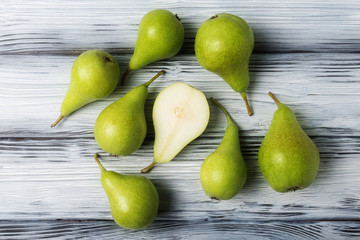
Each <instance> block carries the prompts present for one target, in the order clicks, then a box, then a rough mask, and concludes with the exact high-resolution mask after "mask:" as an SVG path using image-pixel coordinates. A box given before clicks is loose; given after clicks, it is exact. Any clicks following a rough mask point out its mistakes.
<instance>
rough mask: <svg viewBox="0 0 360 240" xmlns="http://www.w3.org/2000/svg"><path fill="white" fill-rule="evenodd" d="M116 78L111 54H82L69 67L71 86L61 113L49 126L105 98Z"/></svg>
mask: <svg viewBox="0 0 360 240" xmlns="http://www.w3.org/2000/svg"><path fill="white" fill-rule="evenodd" d="M119 79H120V67H119V64H118V62H117V61H116V59H115V58H114V57H113V56H112V55H111V54H110V53H108V52H106V51H103V50H98V49H95V50H89V51H86V52H83V53H82V54H81V55H80V56H79V57H78V58H77V59H76V60H75V62H74V64H73V66H72V69H71V80H70V85H69V88H68V91H67V93H66V95H65V98H64V100H63V102H62V105H61V109H60V113H61V114H60V116H59V118H58V119H57V120H56V121H55V122H54V123H53V124H52V125H51V127H55V126H56V125H57V124H58V123H59V122H60V121H61V120H62V119H63V118H64V117H67V116H68V115H70V114H71V113H72V112H74V111H76V110H77V109H79V108H81V107H82V106H84V105H86V104H88V103H90V102H93V101H95V100H99V99H102V98H105V97H107V96H108V95H109V94H110V93H111V92H112V91H113V90H114V89H115V87H116V86H117V84H118V82H119Z"/></svg>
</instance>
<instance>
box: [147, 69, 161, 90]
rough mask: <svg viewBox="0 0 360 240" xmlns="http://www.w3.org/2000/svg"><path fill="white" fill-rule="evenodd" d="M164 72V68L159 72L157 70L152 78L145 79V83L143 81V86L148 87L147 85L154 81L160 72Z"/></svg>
mask: <svg viewBox="0 0 360 240" xmlns="http://www.w3.org/2000/svg"><path fill="white" fill-rule="evenodd" d="M164 72H165V70H161V71H160V72H158V73H157V74H156V75H155V76H154V77H153V78H152V79H150V80H149V81H147V82H146V83H144V86H145V87H149V85H150V84H151V83H152V82H153V81H155V79H157V78H158V77H159V76H160V75H161V74H163V73H164Z"/></svg>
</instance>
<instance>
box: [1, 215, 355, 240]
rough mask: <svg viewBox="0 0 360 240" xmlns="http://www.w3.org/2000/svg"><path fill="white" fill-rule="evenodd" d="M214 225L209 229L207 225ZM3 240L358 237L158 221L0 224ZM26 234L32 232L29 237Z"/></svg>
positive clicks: (330, 226) (311, 229)
mask: <svg viewBox="0 0 360 240" xmlns="http://www.w3.org/2000/svg"><path fill="white" fill-rule="evenodd" d="M211 222H215V224H213V225H212V227H211V228H209V227H208V226H209V224H210V223H211ZM1 223H2V226H3V228H0V234H1V235H0V236H3V237H4V238H6V239H39V238H51V239H64V238H66V239H67V238H70V239H73V238H86V239H99V238H102V239H114V238H116V239H119V238H121V239H159V238H161V239H179V240H183V239H184V240H185V239H196V240H206V239H224V237H225V236H228V238H231V239H269V238H271V239H348V238H356V237H359V223H358V222H336V221H335V222H298V223H296V224H292V223H291V222H290V223H289V222H265V223H262V222H260V223H258V222H256V223H253V222H242V221H240V222H235V221H224V220H222V219H218V220H216V219H204V220H202V221H199V222H196V221H178V220H176V221H157V222H155V223H154V224H153V225H151V226H150V227H148V228H147V229H145V230H141V231H131V230H123V229H120V228H118V227H117V226H116V225H115V224H114V223H112V222H111V221H99V220H98V221H61V220H58V221H40V222H30V221H10V222H1ZM29 231H31V232H32V234H31V235H28V234H26V233H28V232H29Z"/></svg>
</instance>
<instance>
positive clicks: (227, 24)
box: [195, 13, 254, 115]
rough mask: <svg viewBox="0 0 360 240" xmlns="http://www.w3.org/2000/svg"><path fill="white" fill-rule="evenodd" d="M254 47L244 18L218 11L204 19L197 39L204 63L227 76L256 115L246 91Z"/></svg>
mask: <svg viewBox="0 0 360 240" xmlns="http://www.w3.org/2000/svg"><path fill="white" fill-rule="evenodd" d="M253 48H254V35H253V32H252V29H251V28H250V26H249V25H248V24H247V22H246V21H245V20H243V19H242V18H240V17H238V16H235V15H232V14H227V13H220V14H216V15H215V16H213V17H212V18H210V19H208V20H206V21H205V22H203V23H202V24H201V26H200V28H199V30H198V32H197V34H196V38H195V54H196V57H197V59H198V61H199V63H200V65H201V66H202V67H203V68H205V69H206V70H208V71H211V72H214V73H216V74H217V75H219V76H220V77H221V78H223V79H224V80H225V81H226V82H227V83H228V84H229V85H230V86H231V87H232V88H233V90H234V91H236V92H239V93H240V94H241V96H242V98H243V99H244V101H245V105H246V108H247V112H248V114H249V115H252V110H251V108H250V106H249V103H248V100H247V95H246V90H247V88H248V85H249V60H250V56H251V53H252V50H253Z"/></svg>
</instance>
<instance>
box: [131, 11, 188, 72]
mask: <svg viewBox="0 0 360 240" xmlns="http://www.w3.org/2000/svg"><path fill="white" fill-rule="evenodd" d="M183 42H184V27H183V25H182V24H181V22H180V20H179V19H178V18H177V16H176V15H174V14H173V13H172V12H170V11H168V10H164V9H157V10H153V11H151V12H149V13H147V14H146V15H144V17H143V18H142V19H141V22H140V24H139V31H138V36H137V40H136V45H135V50H134V55H133V56H132V57H131V59H130V63H129V71H131V70H137V69H140V68H142V67H144V66H146V65H148V64H149V63H152V62H155V61H158V60H161V59H166V58H170V57H172V56H174V55H176V54H177V53H178V52H179V51H180V49H181V47H182V45H183Z"/></svg>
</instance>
